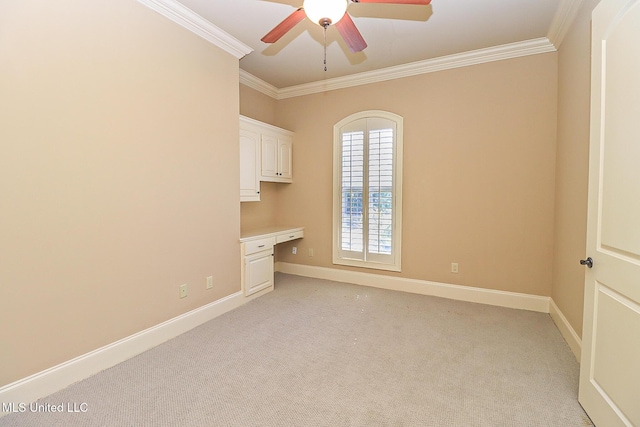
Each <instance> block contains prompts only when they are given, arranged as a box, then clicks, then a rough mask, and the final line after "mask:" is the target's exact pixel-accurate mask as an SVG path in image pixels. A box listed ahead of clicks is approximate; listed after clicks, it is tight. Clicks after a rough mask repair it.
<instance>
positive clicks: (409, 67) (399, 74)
mask: <svg viewBox="0 0 640 427" xmlns="http://www.w3.org/2000/svg"><path fill="white" fill-rule="evenodd" d="M555 51H556V48H555V47H554V46H553V44H551V42H549V40H548V39H547V38H546V37H542V38H538V39H533V40H526V41H523V42H517V43H509V44H505V45H500V46H494V47H490V48H485V49H478V50H473V51H469V52H463V53H458V54H455V55H448V56H442V57H439V58H434V59H427V60H425V61H418V62H412V63H409V64H404V65H398V66H394V67H388V68H382V69H380V70H374V71H367V72H364V73H358V74H352V75H349V76H344V77H337V78H333V79H328V80H322V81H318V82H312V83H306V84H302V85H296V86H289V87H285V88H281V89H278V88H275V87H274V86H272V85H270V84H268V83H266V82H264V81H262V80H260V79H259V78H257V77H255V76H253V75H251V74H249V73H247V72H246V71H245V72H243V73H244V78H241V83H243V84H247V85H248V86H250V87H252V88H254V89H256V90H258V91H260V92H262V93H264V94H265V95H269V96H271V97H273V98H275V99H286V98H293V97H296V96H303V95H310V94H314V93H321V92H327V91H331V90H337V89H344V88H348V87H354V86H360V85H365V84H370V83H378V82H383V81H387V80H394V79H400V78H403V77H411V76H416V75H420V74H427V73H434V72H436V71H442V70H449V69H452V68H460V67H468V66H471V65H477V64H483V63H486V62H493V61H501V60H504V59H511V58H518V57H521V56H528V55H537V54H540V53H547V52H555ZM249 76H251V77H249ZM245 82H249V83H245ZM274 95H275V96H274Z"/></svg>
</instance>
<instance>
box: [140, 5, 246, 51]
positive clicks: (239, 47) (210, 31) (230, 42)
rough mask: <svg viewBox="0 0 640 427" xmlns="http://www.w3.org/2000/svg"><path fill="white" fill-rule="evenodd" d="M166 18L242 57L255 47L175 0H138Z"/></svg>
mask: <svg viewBox="0 0 640 427" xmlns="http://www.w3.org/2000/svg"><path fill="white" fill-rule="evenodd" d="M138 2H139V3H142V4H143V5H145V6H147V7H148V8H149V9H152V10H154V11H156V12H158V13H159V14H160V15H162V16H164V17H165V18H168V19H170V20H171V21H173V22H175V23H176V24H178V25H180V26H182V27H184V28H186V29H187V30H189V31H191V32H192V33H194V34H196V35H198V36H200V37H202V38H203V39H205V40H207V41H208V42H210V43H212V44H214V45H215V46H217V47H219V48H220V49H222V50H224V51H226V52H227V53H230V54H231V55H233V56H235V57H236V58H238V59H240V58H242V57H243V56H245V55H247V54H249V53H251V52H253V49H252V48H250V47H249V46H247V45H246V44H244V43H242V42H241V41H240V40H238V39H236V38H235V37H233V36H231V35H229V34H228V33H226V32H225V31H223V30H221V29H220V28H218V27H216V26H215V25H213V24H212V23H211V22H209V21H207V20H206V19H204V18H203V17H202V16H200V15H198V14H197V13H195V12H194V11H192V10H191V9H189V8H187V7H185V6H183V5H182V4H180V3H178V2H177V1H175V0H138Z"/></svg>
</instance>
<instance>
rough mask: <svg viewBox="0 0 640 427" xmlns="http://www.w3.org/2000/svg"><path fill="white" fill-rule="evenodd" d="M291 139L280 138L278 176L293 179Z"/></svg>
mask: <svg viewBox="0 0 640 427" xmlns="http://www.w3.org/2000/svg"><path fill="white" fill-rule="evenodd" d="M292 145H293V144H292V143H291V140H290V139H288V138H281V139H278V176H279V177H280V178H283V179H287V180H291V177H292V173H291V154H292V152H291V149H292Z"/></svg>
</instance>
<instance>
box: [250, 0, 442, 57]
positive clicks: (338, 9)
mask: <svg viewBox="0 0 640 427" xmlns="http://www.w3.org/2000/svg"><path fill="white" fill-rule="evenodd" d="M349 3H386V4H414V5H423V6H427V5H428V4H429V3H431V0H304V2H303V3H302V7H300V8H298V9H297V10H296V11H295V12H293V13H292V14H291V15H289V16H288V17H286V18H285V19H284V21H282V22H281V23H279V24H278V25H276V26H275V28H274V29H273V30H271V31H269V33H267V35H265V36H264V37H263V38H262V39H261V40H262V41H263V42H265V43H275V42H277V41H278V40H280V38H281V37H282V36H284V35H285V34H286V33H287V32H289V30H291V29H292V28H293V27H294V26H295V25H296V24H297V23H299V22H300V21H302V20H303V19H304V18H305V16H307V17H308V18H309V19H310V20H311V21H312V22H315V23H316V24H318V25H320V26H321V27H323V28H324V30H325V37H326V30H327V28H328V27H329V26H330V25H335V27H336V30H338V32H339V33H340V35H341V36H342V38H343V39H344V41H345V43H346V44H347V46H348V47H349V50H351V52H354V53H356V52H361V51H362V50H364V48H366V47H367V42H365V41H364V38H362V35H361V34H360V31H358V29H357V28H356V25H355V24H354V23H353V20H352V19H351V17H350V16H349V13H347V7H348V6H349ZM325 45H326V43H325Z"/></svg>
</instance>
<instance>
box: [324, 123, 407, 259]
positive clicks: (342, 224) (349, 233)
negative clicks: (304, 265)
mask: <svg viewBox="0 0 640 427" xmlns="http://www.w3.org/2000/svg"><path fill="white" fill-rule="evenodd" d="M402 129H403V120H402V117H400V116H398V115H396V114H393V113H389V112H386V111H377V110H376V111H362V112H359V113H356V114H352V115H350V116H349V117H346V118H344V119H343V120H341V121H340V122H338V123H337V124H336V125H335V126H334V137H333V141H334V146H333V149H334V161H333V263H334V264H339V265H350V266H358V267H366V268H374V269H381V270H390V271H400V268H401V247H402V244H401V242H402V241H401V238H402V140H403V139H402Z"/></svg>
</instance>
